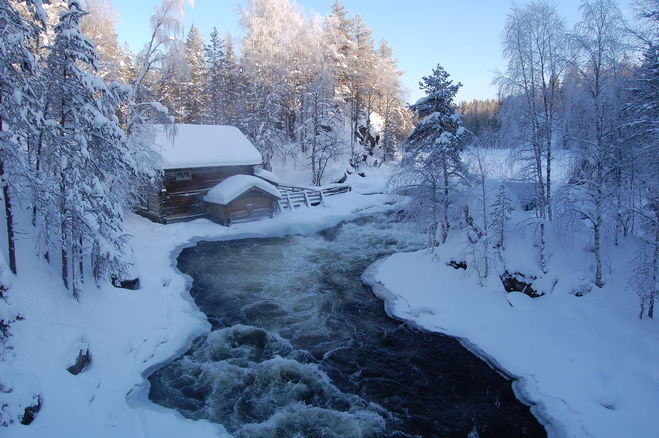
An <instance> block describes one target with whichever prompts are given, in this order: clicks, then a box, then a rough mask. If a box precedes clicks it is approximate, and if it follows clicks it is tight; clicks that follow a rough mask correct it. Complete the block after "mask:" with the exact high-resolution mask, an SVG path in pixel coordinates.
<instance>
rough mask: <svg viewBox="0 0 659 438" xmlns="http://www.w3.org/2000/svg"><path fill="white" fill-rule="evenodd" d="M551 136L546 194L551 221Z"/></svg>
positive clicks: (548, 147) (548, 146) (548, 215)
mask: <svg viewBox="0 0 659 438" xmlns="http://www.w3.org/2000/svg"><path fill="white" fill-rule="evenodd" d="M549 135H550V137H549V139H548V140H547V164H546V167H547V172H546V173H547V175H546V178H547V186H546V187H545V189H546V192H547V194H546V196H547V219H549V220H550V221H551V220H552V215H553V212H552V208H551V160H552V155H551V134H549Z"/></svg>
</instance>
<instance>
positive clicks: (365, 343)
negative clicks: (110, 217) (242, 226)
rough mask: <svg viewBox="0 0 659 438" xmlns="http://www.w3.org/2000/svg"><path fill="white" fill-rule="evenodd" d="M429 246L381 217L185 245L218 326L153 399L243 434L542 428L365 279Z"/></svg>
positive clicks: (160, 379)
mask: <svg viewBox="0 0 659 438" xmlns="http://www.w3.org/2000/svg"><path fill="white" fill-rule="evenodd" d="M423 242H424V238H423V236H421V235H418V234H414V233H412V232H410V231H409V226H408V225H407V224H404V223H398V222H396V221H395V220H394V219H393V218H392V217H390V216H387V215H380V216H374V217H368V218H362V219H358V220H355V221H351V222H345V223H342V224H340V225H338V226H336V227H334V228H331V229H328V230H325V231H323V232H320V233H317V234H313V235H308V236H287V237H278V238H265V239H243V240H234V241H221V242H201V243H199V244H198V245H196V246H194V247H191V248H187V249H185V250H183V251H182V252H181V254H180V256H179V258H178V267H179V269H180V270H181V271H182V272H184V273H186V274H188V275H190V276H191V277H192V279H193V285H192V289H191V295H192V297H193V298H194V300H195V302H196V303H197V305H198V306H199V308H200V309H201V310H202V311H203V312H204V313H205V314H206V315H207V316H208V320H209V321H210V322H211V324H212V326H213V331H212V332H211V333H209V334H208V335H204V336H202V337H200V338H198V339H197V340H195V342H194V343H193V346H192V347H191V349H190V350H189V351H188V352H187V353H186V354H184V355H183V356H181V357H179V358H178V359H176V360H175V361H173V362H171V363H170V364H168V365H166V366H164V367H163V368H161V369H159V370H158V371H156V372H155V373H154V374H153V375H152V376H151V377H150V378H149V380H150V382H151V391H150V393H149V398H150V399H151V400H152V401H153V402H155V403H158V404H160V405H163V406H167V407H170V408H173V409H177V410H178V411H180V412H181V413H182V414H183V415H185V416H186V417H189V418H194V419H201V418H205V419H208V420H210V421H213V422H216V423H221V424H223V425H224V426H225V427H226V428H227V430H228V431H230V432H231V433H233V434H234V435H235V436H236V437H238V438H275V437H276V438H300V437H306V438H316V437H323V438H352V437H355V438H357V437H387V438H389V437H391V438H394V437H396V438H402V437H424V438H425V437H456V438H457V437H459V438H467V437H469V438H476V437H480V438H487V437H501V438H516V437H546V432H545V430H544V428H543V427H542V426H541V425H540V424H539V423H538V421H537V420H536V419H535V418H534V417H533V415H531V413H530V411H529V408H528V407H527V406H525V405H523V404H522V403H520V402H519V401H518V400H517V399H516V398H515V396H514V394H513V392H512V389H511V384H510V381H508V380H506V379H505V378H503V377H502V376H501V375H500V374H498V373H497V372H496V371H494V370H492V369H491V368H490V367H489V366H488V365H487V364H485V363H484V362H483V361H481V360H480V359H479V358H477V357H475V356H474V355H472V354H471V353H470V352H469V351H467V350H466V349H465V348H464V347H462V346H461V345H460V344H459V343H458V342H457V341H456V340H454V339H452V338H449V337H445V336H441V335H438V334H431V333H425V332H421V331H419V330H416V329H415V328H413V327H410V326H409V325H408V324H405V323H401V322H399V321H396V320H394V319H391V318H389V317H388V316H387V315H386V313H385V311H384V309H383V304H382V302H381V301H379V300H378V299H377V298H375V297H374V296H373V294H372V293H371V291H370V290H369V289H368V288H367V287H365V286H363V285H362V283H361V280H360V276H361V274H362V273H363V271H364V270H365V269H366V267H368V265H370V264H371V263H372V262H374V261H375V260H377V259H378V258H381V257H384V256H386V255H388V254H391V253H393V252H400V251H409V250H414V249H417V248H419V247H421V246H422V244H423Z"/></svg>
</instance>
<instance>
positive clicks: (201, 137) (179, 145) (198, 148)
mask: <svg viewBox="0 0 659 438" xmlns="http://www.w3.org/2000/svg"><path fill="white" fill-rule="evenodd" d="M155 131H156V139H155V144H154V148H153V149H154V151H155V152H157V153H158V154H160V157H161V162H160V166H161V167H162V168H163V169H183V168H190V167H211V166H244V165H255V164H261V162H262V161H263V158H262V157H261V154H260V153H259V151H257V150H256V148H255V147H254V145H253V144H252V143H251V142H250V141H249V140H248V139H247V137H245V135H244V134H243V133H242V132H240V130H239V129H238V128H236V127H235V126H222V125H185V124H176V125H157V126H156V127H155Z"/></svg>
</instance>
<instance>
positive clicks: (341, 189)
mask: <svg viewBox="0 0 659 438" xmlns="http://www.w3.org/2000/svg"><path fill="white" fill-rule="evenodd" d="M278 188H279V192H280V193H281V196H282V198H281V200H279V201H278V202H277V207H278V208H279V210H280V211H284V210H295V209H296V208H300V207H302V206H305V207H312V206H316V205H323V204H324V203H325V198H326V197H327V196H333V195H338V194H341V193H347V192H349V191H350V190H351V187H350V186H349V185H345V184H342V185H335V186H330V187H325V188H322V189H321V188H318V189H316V188H311V187H293V186H279V187H278Z"/></svg>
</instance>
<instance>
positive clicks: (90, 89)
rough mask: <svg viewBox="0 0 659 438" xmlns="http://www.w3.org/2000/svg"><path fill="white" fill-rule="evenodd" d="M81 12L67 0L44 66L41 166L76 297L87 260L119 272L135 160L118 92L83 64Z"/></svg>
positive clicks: (86, 55)
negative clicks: (121, 121) (120, 114)
mask: <svg viewBox="0 0 659 438" xmlns="http://www.w3.org/2000/svg"><path fill="white" fill-rule="evenodd" d="M84 14H85V12H84V11H83V10H82V8H81V6H80V3H79V1H78V0H69V2H68V9H67V11H66V12H65V13H63V14H62V16H61V18H60V22H59V24H58V25H57V26H56V28H55V42H54V44H53V47H52V48H51V51H50V54H49V56H48V59H47V63H46V67H45V68H46V78H47V79H48V84H49V90H48V112H47V113H46V126H47V127H48V129H47V130H46V132H45V137H46V145H47V149H48V151H49V152H48V155H49V156H48V158H49V160H47V162H45V163H44V166H48V172H47V175H48V176H49V181H48V184H47V187H49V190H50V191H51V192H52V198H53V199H54V200H55V201H56V205H57V209H56V211H50V212H49V213H48V214H49V216H52V217H47V220H49V221H53V222H54V223H57V224H59V230H58V236H57V237H56V239H53V240H55V241H56V244H57V246H59V248H60V250H61V267H62V280H63V282H64V284H65V286H66V287H67V288H70V289H71V290H72V293H73V295H74V296H75V297H78V296H79V294H80V290H81V286H82V281H83V278H84V266H85V264H86V261H87V260H91V262H92V267H93V271H94V272H95V273H98V274H99V275H100V273H108V274H109V275H111V276H116V277H121V276H122V275H123V274H124V271H125V263H124V262H123V261H122V255H123V254H124V244H125V242H124V239H125V237H124V233H123V230H122V213H123V207H124V206H125V204H126V202H127V194H126V190H127V189H126V188H127V187H130V181H131V177H132V174H133V169H134V167H135V166H134V163H132V162H130V161H127V160H130V159H129V157H130V155H129V152H128V147H127V143H126V139H125V136H124V133H123V131H122V130H121V129H120V128H119V125H118V120H117V118H116V116H115V112H116V110H117V107H118V96H116V95H115V94H113V93H112V92H111V90H109V89H108V88H107V87H106V86H105V84H104V82H103V81H102V80H101V79H100V78H98V77H96V76H93V75H92V74H90V73H89V72H88V71H87V70H94V69H95V66H96V62H97V54H96V52H95V50H94V47H93V45H92V44H91V42H90V41H89V40H88V39H87V38H86V37H84V36H83V35H82V33H81V31H80V19H81V18H82V17H83V16H84ZM51 241H52V240H51Z"/></svg>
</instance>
